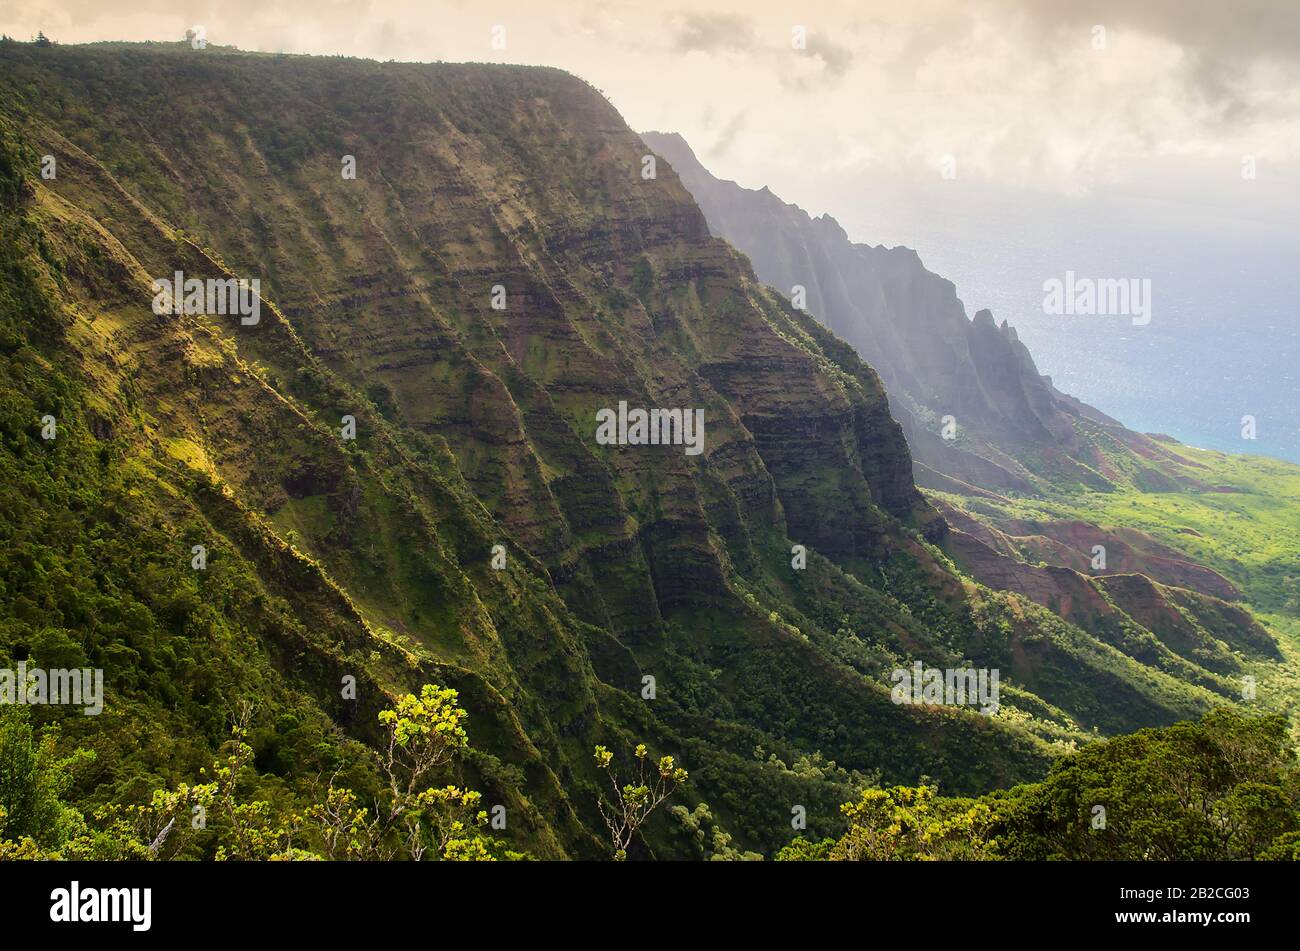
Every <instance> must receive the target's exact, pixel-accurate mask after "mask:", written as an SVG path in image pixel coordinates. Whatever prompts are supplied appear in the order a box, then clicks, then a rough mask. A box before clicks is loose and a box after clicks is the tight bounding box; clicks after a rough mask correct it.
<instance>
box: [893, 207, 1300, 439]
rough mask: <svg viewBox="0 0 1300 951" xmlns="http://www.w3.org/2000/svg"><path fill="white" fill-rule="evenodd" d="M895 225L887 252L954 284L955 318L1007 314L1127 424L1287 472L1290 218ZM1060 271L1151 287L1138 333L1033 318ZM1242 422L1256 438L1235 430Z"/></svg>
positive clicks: (1069, 383) (1293, 396) (1021, 215)
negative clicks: (895, 246)
mask: <svg viewBox="0 0 1300 951" xmlns="http://www.w3.org/2000/svg"><path fill="white" fill-rule="evenodd" d="M936 224H941V227H935V225H936ZM907 230H908V231H910V232H911V234H910V235H909V237H910V239H911V240H907V241H903V242H900V243H907V244H910V245H912V246H914V247H916V248H917V250H918V251H919V252H920V254H921V258H922V260H923V261H924V262H925V264H926V266H927V267H928V268H929V269H930V270H932V271H934V272H936V273H938V274H941V275H943V276H944V277H947V278H948V279H949V280H951V281H953V282H954V283H955V284H956V286H957V293H958V296H960V297H961V298H962V300H963V302H964V303H965V304H966V309H967V313H968V314H974V312H975V311H976V310H978V309H980V308H982V307H987V308H989V309H990V310H992V311H993V314H994V316H995V317H996V318H997V319H998V320H999V321H1001V320H1003V319H1007V320H1010V321H1011V324H1012V326H1014V327H1015V328H1016V330H1017V332H1018V333H1019V335H1020V339H1021V340H1022V341H1023V342H1024V343H1025V344H1026V346H1028V347H1029V350H1030V352H1031V353H1032V354H1033V355H1034V359H1035V361H1036V363H1037V364H1038V367H1039V370H1040V371H1041V372H1043V373H1046V374H1048V375H1049V376H1051V377H1052V379H1053V382H1055V383H1056V385H1057V387H1058V388H1059V389H1061V390H1063V391H1065V392H1067V393H1070V394H1072V395H1074V396H1077V397H1079V398H1080V399H1082V400H1084V401H1085V402H1088V403H1091V404H1092V405H1094V406H1096V407H1097V408H1099V409H1101V410H1102V411H1104V412H1106V413H1108V414H1109V415H1111V416H1113V417H1115V418H1116V419H1118V420H1120V421H1121V422H1123V423H1124V424H1125V425H1127V426H1129V427H1130V428H1132V429H1137V430H1141V431H1144V432H1161V433H1167V434H1168V435H1170V436H1173V437H1174V438H1176V439H1179V440H1180V441H1182V442H1185V443H1189V444H1191V445H1194V446H1201V447H1205V448H1213V449H1221V450H1224V451H1228V452H1239V453H1242V452H1244V453H1253V454H1260V455H1269V456H1274V457H1277V458H1282V459H1288V460H1291V461H1294V462H1300V370H1298V369H1297V361H1298V360H1300V237H1298V236H1297V235H1298V233H1300V228H1298V227H1297V226H1296V223H1295V222H1292V223H1291V227H1285V226H1279V225H1278V224H1277V223H1276V222H1271V223H1270V222H1267V221H1260V220H1240V219H1238V218H1222V219H1216V218H1215V217H1214V216H1213V215H1206V214H1205V213H1204V212H1203V210H1201V209H1190V210H1176V211H1175V213H1171V212H1170V210H1169V209H1168V208H1152V207H1147V206H1145V205H1143V203H1141V202H1134V201H1126V202H1117V203H1110V204H1107V205H1101V206H1098V205H1097V204H1088V203H1075V204H1073V205H1071V204H1069V203H1063V204H1060V205H1059V206H1056V205H1054V206H1053V207H1052V208H1050V209H1048V210H1046V211H1045V210H1044V209H1042V208H1034V209H1028V208H1024V207H1018V206H1015V205H1007V206H1005V207H1002V208H1000V209H999V208H993V209H990V208H987V207H986V208H983V209H981V211H980V213H979V215H978V216H973V217H971V218H962V217H960V216H957V217H954V216H947V217H945V218H944V219H942V220H939V219H936V218H933V217H930V218H928V222H927V221H920V220H917V221H914V223H913V224H912V225H911V227H909V228H908V229H907ZM913 242H915V243H913ZM890 243H893V242H890ZM1067 270H1072V271H1074V272H1075V274H1076V276H1077V277H1093V278H1138V279H1143V278H1146V279H1150V281H1151V297H1152V310H1151V320H1150V323H1149V324H1147V325H1146V326H1134V325H1133V321H1132V319H1131V318H1130V317H1127V316H1058V315H1052V314H1046V313H1044V308H1043V298H1044V296H1045V295H1044V290H1043V283H1044V281H1046V280H1048V279H1051V278H1057V279H1060V280H1062V281H1064V279H1065V273H1066V271H1067ZM1248 415H1249V416H1253V417H1254V418H1255V426H1256V429H1255V432H1256V438H1255V439H1253V440H1251V439H1245V438H1243V435H1242V428H1243V427H1242V418H1243V417H1244V416H1248Z"/></svg>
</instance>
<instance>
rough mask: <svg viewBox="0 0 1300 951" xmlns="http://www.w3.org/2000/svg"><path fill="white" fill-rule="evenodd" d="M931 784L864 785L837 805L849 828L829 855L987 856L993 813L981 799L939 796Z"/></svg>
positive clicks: (870, 857) (876, 857)
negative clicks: (854, 796) (851, 799)
mask: <svg viewBox="0 0 1300 951" xmlns="http://www.w3.org/2000/svg"><path fill="white" fill-rule="evenodd" d="M936 792H937V790H936V789H935V787H933V786H915V787H913V786H893V787H891V788H889V789H868V790H866V791H864V792H863V793H862V796H861V798H860V799H858V801H856V802H848V803H845V804H844V805H843V806H841V807H840V811H841V812H843V813H844V816H845V818H847V819H848V820H849V831H848V832H847V833H845V834H844V836H843V838H841V839H840V840H839V842H837V843H836V844H835V845H834V846H833V847H832V848H831V849H830V852H829V855H828V858H830V859H831V860H844V861H862V860H867V861H890V860H893V861H898V860H929V859H989V858H993V857H994V853H993V851H992V849H991V843H990V841H989V836H988V829H989V826H990V824H991V821H992V816H993V813H992V811H991V810H990V809H989V807H988V806H987V805H986V804H985V803H982V802H978V801H971V800H960V799H938V798H937V797H936Z"/></svg>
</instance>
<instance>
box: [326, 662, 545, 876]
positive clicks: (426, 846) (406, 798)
mask: <svg viewBox="0 0 1300 951" xmlns="http://www.w3.org/2000/svg"><path fill="white" fill-rule="evenodd" d="M458 699H459V695H458V694H457V692H456V691H455V690H452V689H450V688H447V687H436V686H433V685H431V684H425V685H424V687H423V688H421V691H420V696H418V697H416V696H415V695H414V694H407V695H406V696H404V697H399V698H398V700H397V704H396V706H395V707H393V708H392V709H389V710H384V711H383V712H381V713H380V714H379V722H380V723H382V724H383V725H384V726H385V727H386V729H387V736H386V738H385V742H384V744H383V746H382V748H381V752H380V753H379V755H378V757H377V759H378V765H379V768H380V771H381V773H382V775H383V777H384V779H385V785H386V789H385V791H384V793H383V794H382V795H381V796H380V797H379V798H378V799H377V801H376V803H375V806H374V808H373V809H367V808H365V807H363V806H362V805H361V804H360V801H359V799H358V797H357V795H356V794H355V793H354V792H353V791H352V790H350V789H345V788H338V787H336V786H335V785H334V783H333V781H331V783H330V787H329V789H328V791H327V793H326V796H325V801H324V802H323V803H320V804H319V805H316V806H313V807H312V808H310V809H308V811H307V814H308V816H309V818H310V819H312V820H313V821H314V822H315V823H316V825H317V826H318V828H319V830H320V835H321V838H322V840H323V845H324V851H325V854H326V856H327V857H329V858H361V859H372V858H382V859H389V858H393V857H394V856H396V855H405V856H406V857H407V858H411V859H414V860H416V861H419V860H421V859H424V858H426V857H436V858H442V859H453V860H458V861H467V860H468V861H493V860H496V859H499V858H507V859H517V858H522V855H521V854H520V853H518V852H511V851H507V850H504V849H503V848H502V846H501V845H500V843H498V842H496V841H495V840H493V839H492V838H490V837H488V836H487V835H486V834H485V833H484V831H483V830H484V829H485V827H486V826H487V824H488V816H487V813H486V812H485V811H484V810H483V809H481V808H480V806H481V804H482V798H483V797H482V794H481V793H478V792H475V791H473V790H469V789H465V788H462V787H461V786H458V785H454V784H447V785H437V784H435V783H434V778H435V777H436V776H437V774H439V773H440V772H442V771H443V770H444V769H445V768H446V767H448V766H449V765H451V763H452V762H453V760H454V759H455V758H457V757H458V756H459V755H461V754H463V753H464V752H465V751H466V750H468V749H469V738H468V736H467V735H466V733H465V728H464V726H462V723H463V721H464V720H465V718H466V717H468V716H469V714H468V713H466V712H465V710H464V709H462V708H461V707H459V706H458V705H457V701H458Z"/></svg>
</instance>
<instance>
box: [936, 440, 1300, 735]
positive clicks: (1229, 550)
mask: <svg viewBox="0 0 1300 951" xmlns="http://www.w3.org/2000/svg"><path fill="white" fill-rule="evenodd" d="M1166 448H1168V449H1170V450H1171V451H1173V452H1176V453H1177V455H1178V456H1180V457H1181V458H1182V459H1184V460H1185V462H1186V465H1185V466H1184V467H1183V472H1184V474H1186V475H1188V476H1189V477H1192V478H1194V479H1196V480H1197V481H1198V482H1200V483H1203V484H1204V485H1206V486H1209V487H1213V488H1216V489H1227V490H1234V491H1205V490H1200V489H1182V490H1179V491H1170V492H1144V491H1141V490H1140V489H1138V488H1136V487H1134V486H1133V485H1132V484H1131V483H1122V484H1120V485H1119V486H1118V487H1117V488H1116V490H1115V491H1112V492H1089V491H1073V492H1069V493H1053V494H1052V495H1050V496H1049V497H1046V498H1014V499H1010V498H1008V499H1007V500H1006V501H998V500H994V499H972V498H970V497H967V496H958V495H953V494H949V493H934V494H935V495H936V496H938V497H941V498H943V499H944V500H945V501H947V502H949V503H951V504H953V505H955V506H957V507H958V508H962V509H964V510H965V511H967V512H969V513H970V514H972V515H975V516H976V517H978V518H982V519H984V520H987V521H989V522H991V523H992V524H995V525H996V524H997V522H998V520H999V519H1003V518H1016V519H1033V520H1066V519H1079V520H1082V521H1086V522H1091V523H1094V524H1097V525H1100V526H1102V527H1103V528H1109V527H1115V526H1125V527H1130V528H1136V529H1139V530H1141V531H1143V532H1146V533H1147V534H1149V535H1151V536H1152V537H1154V538H1156V539H1157V540H1159V541H1161V542H1163V543H1164V544H1167V545H1169V546H1170V547H1172V548H1175V549H1177V550H1180V551H1182V552H1184V553H1186V554H1187V556H1188V557H1189V558H1190V559H1192V560H1194V561H1197V562H1200V563H1201V564H1204V565H1207V566H1209V567H1211V568H1214V569H1215V570H1217V571H1218V572H1220V573H1221V574H1222V575H1224V577H1226V578H1228V579H1229V580H1231V581H1233V582H1234V583H1236V584H1237V585H1238V586H1239V587H1240V588H1241V590H1242V592H1243V593H1244V594H1245V595H1246V597H1247V600H1248V601H1249V603H1250V604H1251V606H1252V607H1253V608H1254V610H1255V613H1256V615H1257V617H1258V618H1259V620H1260V621H1262V622H1263V623H1264V624H1265V625H1266V627H1268V628H1269V630H1270V631H1272V633H1273V634H1274V635H1275V636H1276V638H1277V640H1278V644H1279V646H1280V648H1281V649H1282V652H1283V655H1284V658H1285V660H1284V661H1283V662H1282V663H1280V664H1275V663H1265V662H1255V663H1252V664H1250V665H1249V667H1248V669H1249V671H1250V673H1252V674H1253V675H1254V676H1255V677H1256V678H1257V681H1258V683H1257V700H1258V703H1259V704H1260V705H1262V706H1264V707H1266V708H1268V709H1270V710H1278V711H1282V712H1286V713H1288V714H1295V713H1296V712H1297V710H1298V709H1300V466H1296V465H1293V464H1291V463H1288V462H1283V461H1280V460H1276V459H1270V458H1267V457H1263V456H1249V455H1230V454H1227V453H1222V452H1217V451H1213V450H1205V449H1196V448H1193V447H1190V446H1167V447H1166ZM1293 720H1294V717H1293Z"/></svg>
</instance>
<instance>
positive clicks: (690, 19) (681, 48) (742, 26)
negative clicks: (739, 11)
mask: <svg viewBox="0 0 1300 951" xmlns="http://www.w3.org/2000/svg"><path fill="white" fill-rule="evenodd" d="M671 23H672V29H673V37H672V46H673V48H674V49H675V50H677V51H678V52H682V53H689V52H701V53H721V52H728V51H750V50H753V49H754V48H755V47H756V46H757V42H758V41H757V39H756V37H755V35H754V26H753V24H752V23H751V22H750V21H749V20H748V19H746V18H745V17H743V16H739V15H735V14H711V13H687V14H683V15H680V16H676V17H674V18H673V19H672V21H671Z"/></svg>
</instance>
